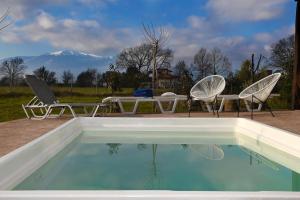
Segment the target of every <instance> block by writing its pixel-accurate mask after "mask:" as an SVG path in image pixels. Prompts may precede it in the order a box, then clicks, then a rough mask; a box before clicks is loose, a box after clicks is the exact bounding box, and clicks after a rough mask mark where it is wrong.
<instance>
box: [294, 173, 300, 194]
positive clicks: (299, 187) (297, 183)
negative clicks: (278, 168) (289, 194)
mask: <svg viewBox="0 0 300 200" xmlns="http://www.w3.org/2000/svg"><path fill="white" fill-rule="evenodd" d="M292 173H293V174H292V190H293V191H300V174H298V173H297V172H294V171H293V172H292Z"/></svg>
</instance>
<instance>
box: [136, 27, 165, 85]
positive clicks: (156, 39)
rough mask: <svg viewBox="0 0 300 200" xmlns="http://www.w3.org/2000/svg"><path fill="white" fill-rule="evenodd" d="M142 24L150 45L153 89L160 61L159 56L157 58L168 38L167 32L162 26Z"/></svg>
mask: <svg viewBox="0 0 300 200" xmlns="http://www.w3.org/2000/svg"><path fill="white" fill-rule="evenodd" d="M142 25H143V32H144V36H145V39H146V40H147V41H148V43H149V44H151V45H152V60H151V61H152V89H155V87H156V79H157V67H158V62H159V61H160V58H158V55H159V50H160V49H163V46H164V45H165V43H166V42H167V40H168V38H169V33H168V31H167V30H166V29H165V28H163V27H160V28H158V29H156V28H155V27H154V26H153V24H151V25H145V24H142Z"/></svg>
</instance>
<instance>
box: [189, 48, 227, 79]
mask: <svg viewBox="0 0 300 200" xmlns="http://www.w3.org/2000/svg"><path fill="white" fill-rule="evenodd" d="M194 64H195V66H196V70H197V71H198V79H201V78H204V77H205V76H208V75H211V74H220V75H223V76H225V77H226V76H227V75H228V74H229V72H231V63H230V61H229V58H228V57H227V56H226V55H224V54H223V53H222V51H221V50H220V49H219V48H217V47H215V48H213V49H212V50H211V51H209V50H207V49H205V48H201V49H200V50H199V51H198V52H197V53H196V55H195V56H194Z"/></svg>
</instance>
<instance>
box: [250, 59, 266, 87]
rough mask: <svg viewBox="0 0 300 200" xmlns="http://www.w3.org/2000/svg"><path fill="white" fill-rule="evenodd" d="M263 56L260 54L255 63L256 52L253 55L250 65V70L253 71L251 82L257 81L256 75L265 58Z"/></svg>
mask: <svg viewBox="0 0 300 200" xmlns="http://www.w3.org/2000/svg"><path fill="white" fill-rule="evenodd" d="M263 58H264V57H263V56H262V55H261V54H260V55H259V58H258V61H257V63H256V65H255V58H254V53H253V54H252V55H251V65H250V72H251V82H252V83H254V81H255V75H256V74H257V73H258V72H259V69H260V68H261V66H260V65H261V63H262V60H263Z"/></svg>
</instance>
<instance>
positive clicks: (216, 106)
mask: <svg viewBox="0 0 300 200" xmlns="http://www.w3.org/2000/svg"><path fill="white" fill-rule="evenodd" d="M214 105H215V110H216V111H217V116H218V118H219V117H220V116H219V109H218V99H217V96H216V97H215V103H214Z"/></svg>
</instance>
